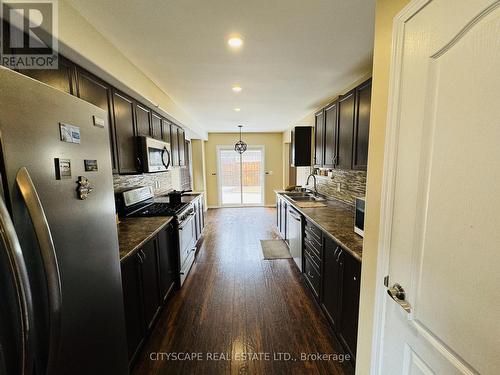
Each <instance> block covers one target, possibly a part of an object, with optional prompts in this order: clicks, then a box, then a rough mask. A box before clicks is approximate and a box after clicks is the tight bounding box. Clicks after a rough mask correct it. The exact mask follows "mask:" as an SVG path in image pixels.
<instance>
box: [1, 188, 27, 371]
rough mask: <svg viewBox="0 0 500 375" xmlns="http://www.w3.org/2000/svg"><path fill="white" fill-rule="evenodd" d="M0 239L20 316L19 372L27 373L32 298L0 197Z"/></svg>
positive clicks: (16, 238)
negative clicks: (5, 252)
mask: <svg viewBox="0 0 500 375" xmlns="http://www.w3.org/2000/svg"><path fill="white" fill-rule="evenodd" d="M0 240H1V241H2V243H3V246H4V247H5V249H6V251H7V256H8V258H9V265H10V268H11V271H12V275H13V277H14V284H15V289H16V295H17V304H18V308H19V312H20V316H21V319H20V320H21V335H22V342H21V360H22V372H21V374H23V375H28V374H31V373H32V371H33V369H32V363H33V361H32V355H31V340H30V336H31V322H32V321H33V320H32V319H33V300H32V296H31V287H30V284H29V278H28V271H27V267H26V263H25V261H24V257H23V251H22V249H21V245H20V244H19V238H18V237H17V233H16V230H15V229H14V224H13V223H12V219H11V218H10V215H9V211H7V207H6V206H5V202H4V201H3V199H2V198H0Z"/></svg>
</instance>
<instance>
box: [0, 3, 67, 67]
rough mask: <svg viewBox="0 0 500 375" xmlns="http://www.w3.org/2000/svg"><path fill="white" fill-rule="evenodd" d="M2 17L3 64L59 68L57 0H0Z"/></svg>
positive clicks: (1, 56) (7, 65)
mask: <svg viewBox="0 0 500 375" xmlns="http://www.w3.org/2000/svg"><path fill="white" fill-rule="evenodd" d="M0 17H1V22H2V24H1V30H0V35H1V38H0V40H1V48H0V63H1V65H3V66H6V67H8V68H10V69H57V68H58V59H57V56H58V55H57V52H58V39H57V31H58V17H57V0H37V1H32V0H0Z"/></svg>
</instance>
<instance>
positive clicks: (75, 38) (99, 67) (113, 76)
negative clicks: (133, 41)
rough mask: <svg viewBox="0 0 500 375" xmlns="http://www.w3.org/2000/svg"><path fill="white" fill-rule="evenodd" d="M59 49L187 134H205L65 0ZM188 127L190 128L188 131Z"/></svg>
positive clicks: (60, 10)
mask: <svg viewBox="0 0 500 375" xmlns="http://www.w3.org/2000/svg"><path fill="white" fill-rule="evenodd" d="M58 31H59V40H60V53H61V54H62V55H65V56H66V57H68V58H70V59H72V60H74V61H75V62H77V63H78V64H80V65H82V66H83V67H85V68H86V69H88V70H90V71H91V72H93V73H95V74H96V75H98V76H100V77H101V78H103V79H105V80H107V81H108V82H110V83H112V84H113V85H115V86H117V87H118V88H120V89H122V90H123V91H125V92H127V93H128V94H130V95H133V96H134V97H136V98H137V99H141V98H143V99H144V100H143V101H144V103H145V104H149V105H153V104H155V105H156V104H158V105H159V106H160V109H159V112H161V113H162V114H164V115H166V116H168V117H171V118H172V119H175V120H176V121H177V122H179V123H180V124H181V125H183V126H184V127H187V128H189V129H188V136H190V137H195V138H196V137H201V138H206V131H205V130H203V128H202V127H201V125H200V124H198V123H197V122H196V121H194V120H193V119H192V118H191V117H189V115H188V114H187V113H186V112H185V111H183V110H182V108H180V107H179V106H178V105H177V104H176V103H174V101H173V100H172V99H171V98H170V97H169V96H168V95H167V93H165V92H164V91H162V89H160V88H159V87H158V86H157V85H156V84H155V83H154V82H153V81H151V80H150V79H149V78H148V77H147V76H146V75H145V74H144V73H143V72H142V71H141V70H140V69H139V68H137V66H135V65H134V64H133V63H132V62H130V60H128V59H127V57H126V56H125V55H123V54H122V53H121V52H120V50H118V49H117V48H116V47H115V46H114V45H113V44H111V43H110V42H109V41H108V40H107V39H106V38H104V37H103V36H102V35H101V34H100V33H99V32H98V31H97V30H96V29H95V28H94V27H93V26H92V25H91V24H90V23H88V22H87V20H86V19H85V18H83V17H82V16H81V15H80V14H79V13H78V12H77V11H76V10H75V9H74V8H73V7H72V6H71V5H70V4H69V3H68V2H67V1H66V0H60V1H59V30H58ZM148 101H149V102H148ZM189 130H191V132H190V131H189Z"/></svg>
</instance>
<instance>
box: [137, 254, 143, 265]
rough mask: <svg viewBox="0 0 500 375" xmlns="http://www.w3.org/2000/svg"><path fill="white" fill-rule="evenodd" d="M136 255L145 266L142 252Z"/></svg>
mask: <svg viewBox="0 0 500 375" xmlns="http://www.w3.org/2000/svg"><path fill="white" fill-rule="evenodd" d="M136 255H137V258H138V259H139V263H140V264H143V263H144V259H142V255H141V252H140V251H139V252H137V254H136Z"/></svg>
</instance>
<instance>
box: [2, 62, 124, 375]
mask: <svg viewBox="0 0 500 375" xmlns="http://www.w3.org/2000/svg"><path fill="white" fill-rule="evenodd" d="M108 126H109V125H108V121H107V114H106V113H105V112H104V111H102V110H101V109H99V108H97V107H95V106H93V105H91V104H89V103H87V102H84V101H82V100H80V99H78V98H76V97H74V96H71V95H68V94H65V93H63V92H61V91H58V90H56V89H53V88H51V87H49V86H47V85H45V84H43V83H40V82H37V81H35V80H32V79H30V78H27V77H25V76H22V75H21V74H18V73H15V72H13V71H10V70H8V69H5V68H0V141H1V150H0V175H1V184H0V185H1V190H2V191H1V193H2V194H0V195H1V196H2V199H0V227H1V228H0V301H1V302H0V374H8V375H15V374H26V375H31V374H49V375H59V374H61V375H62V374H64V375H66V374H72V375H76V374H85V375H90V374H93V375H95V374H106V375H111V374H112V375H115V374H116V375H119V374H126V373H128V365H127V345H126V336H125V323H124V311H123V300H122V289H121V275H120V260H119V251H118V239H117V229H116V221H115V207H114V196H113V181H112V170H111V157H110V150H109V138H108V137H109V135H108V134H109V133H108ZM79 179H81V181H80V183H78V180H79Z"/></svg>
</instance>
